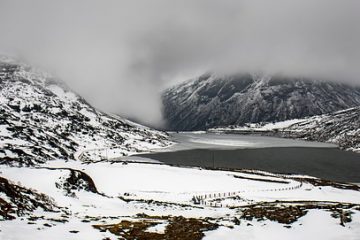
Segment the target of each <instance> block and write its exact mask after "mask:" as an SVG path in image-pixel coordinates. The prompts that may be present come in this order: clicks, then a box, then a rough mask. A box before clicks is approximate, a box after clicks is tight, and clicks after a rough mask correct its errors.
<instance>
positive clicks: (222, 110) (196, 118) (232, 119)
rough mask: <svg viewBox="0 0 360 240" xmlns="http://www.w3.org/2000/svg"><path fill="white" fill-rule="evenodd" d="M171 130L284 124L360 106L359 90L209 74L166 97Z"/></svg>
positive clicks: (296, 80) (281, 78)
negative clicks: (288, 120)
mask: <svg viewBox="0 0 360 240" xmlns="http://www.w3.org/2000/svg"><path fill="white" fill-rule="evenodd" d="M162 99H163V105H164V111H163V112H164V117H165V120H166V121H167V129H171V130H202V129H207V128H211V127H215V126H227V125H241V124H244V123H248V122H252V123H257V122H271V121H282V120H287V119H294V118H303V117H307V116H313V115H320V114H324V113H330V112H334V111H338V110H342V109H346V108H350V107H355V106H359V105H360V87H353V86H349V85H345V84H340V83H334V82H328V81H320V80H313V79H305V78H288V77H284V76H265V75H259V74H238V75H231V76H220V75H216V74H204V75H202V76H200V77H199V78H196V79H192V80H190V81H187V82H185V83H182V84H179V85H177V86H174V87H172V88H170V89H167V90H166V91H165V92H164V94H163V98H162Z"/></svg>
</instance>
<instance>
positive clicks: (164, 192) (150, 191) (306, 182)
mask: <svg viewBox="0 0 360 240" xmlns="http://www.w3.org/2000/svg"><path fill="white" fill-rule="evenodd" d="M128 159H135V160H139V161H138V162H137V163H135V162H130V163H127V164H124V163H120V162H117V163H110V162H100V163H92V164H81V162H79V161H68V162H64V161H50V162H48V163H47V164H46V165H40V166H39V167H33V168H29V167H26V168H16V167H10V166H0V176H1V177H2V178H5V179H7V180H9V181H10V182H11V183H12V184H15V185H20V186H22V187H24V188H26V189H35V190H36V192H37V193H44V194H46V195H47V196H49V197H50V200H49V201H50V202H51V204H52V205H53V208H52V209H51V210H49V209H44V208H43V207H41V206H39V207H37V208H35V210H24V211H22V212H21V213H19V212H17V211H16V210H17V209H16V207H14V209H13V210H14V211H15V212H14V213H11V215H12V216H15V217H16V218H15V219H13V220H5V221H0V230H1V231H0V239H4V240H11V239H29V240H30V239H96V240H101V239H119V238H120V239H208V240H210V239H306V238H308V239H354V240H355V239H359V236H360V206H359V205H358V204H360V191H359V190H358V189H357V187H356V186H354V185H341V184H335V183H330V182H326V181H320V180H318V179H315V178H311V177H305V176H284V175H282V176H281V175H274V174H271V173H265V172H252V171H245V170H244V171H239V172H232V171H220V170H205V169H199V168H180V167H172V166H166V165H161V164H157V163H156V162H152V161H150V160H147V159H136V158H128ZM141 161H143V163H139V162H141ZM76 170H78V171H76ZM74 173H76V174H74ZM80 173H81V174H83V175H82V176H89V177H90V178H86V177H83V178H82V179H77V177H79V176H80V175H81V174H80ZM72 174H73V175H72ZM91 180H92V181H91ZM92 183H93V184H94V186H93V185H92ZM0 187H2V185H0ZM26 194H28V195H30V193H29V192H28V193H26ZM26 194H25V195H26ZM1 198H2V199H3V200H5V201H7V202H12V200H11V196H10V195H7V196H6V194H4V193H3V192H2V193H1V192H0V200H1ZM0 204H1V201H0ZM13 205H16V204H15V203H13ZM180 216H181V217H180ZM0 219H1V216H0ZM179 222H181V226H177V225H176V224H178V223H179ZM174 229H175V230H176V231H175V230H174ZM174 234H177V235H174ZM184 234H185V235H184ZM169 236H170V237H169ZM174 236H176V237H177V238H175V237H174ZM121 237H122V238H121Z"/></svg>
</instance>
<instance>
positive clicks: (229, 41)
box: [0, 0, 360, 125]
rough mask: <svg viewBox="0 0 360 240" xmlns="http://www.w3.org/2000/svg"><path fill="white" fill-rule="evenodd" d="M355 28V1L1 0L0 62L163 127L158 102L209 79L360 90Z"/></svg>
mask: <svg viewBox="0 0 360 240" xmlns="http://www.w3.org/2000/svg"><path fill="white" fill-rule="evenodd" d="M359 23H360V1H359V0H271V1H269V0H264V1H256V0H249V1H241V0H236V1H230V0H218V1H212V0H203V1H197V0H191V1H187V0H179V1H176V0H163V1H157V0H143V1H140V0H129V1H122V0H114V1H107V0H98V1H91V0H68V1H66V0H62V1H52V0H42V1H40V0H31V1H29V0H23V1H18V0H8V1H6V0H0V31H1V35H0V53H3V54H10V55H15V56H17V57H21V58H23V59H25V60H26V61H28V62H30V63H32V64H36V65H40V66H41V67H43V68H46V69H48V70H50V71H53V72H54V73H56V74H57V75H58V76H59V77H61V78H62V79H63V80H65V81H66V82H68V84H69V85H70V86H72V87H73V88H74V89H75V90H76V91H78V92H79V93H81V94H82V95H83V96H84V97H85V98H86V99H88V100H89V101H90V102H91V103H93V104H95V105H96V106H97V107H99V108H101V109H103V110H105V111H111V112H116V113H120V114H122V115H124V116H130V117H132V118H137V119H141V120H142V121H144V122H146V123H150V124H157V125H159V124H161V121H162V120H161V109H160V106H161V104H160V94H159V92H160V91H161V90H162V89H164V87H166V86H169V85H171V84H173V83H174V82H179V81H182V80H187V79H188V78H191V77H194V76H197V75H199V74H201V73H203V72H205V71H208V70H214V71H225V72H233V71H257V72H258V71H263V72H269V73H284V74H288V75H301V76H310V77H319V78H329V79H332V80H336V81H341V82H348V83H355V84H360V78H359V76H360V47H359V43H360V24H359Z"/></svg>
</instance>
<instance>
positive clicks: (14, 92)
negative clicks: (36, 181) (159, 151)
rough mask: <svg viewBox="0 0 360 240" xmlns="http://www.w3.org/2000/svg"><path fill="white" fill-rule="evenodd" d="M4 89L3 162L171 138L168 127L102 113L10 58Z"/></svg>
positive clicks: (0, 98) (150, 144)
mask: <svg viewBox="0 0 360 240" xmlns="http://www.w3.org/2000/svg"><path fill="white" fill-rule="evenodd" d="M0 89H1V91H0V113H1V114H0V146H1V147H0V164H1V163H2V164H20V165H22V164H25V165H28V164H35V163H40V162H45V161H46V160H50V159H56V158H62V159H74V158H76V157H79V158H81V159H82V160H100V159H103V158H111V157H119V156H123V155H127V154H130V153H132V152H138V151H148V150H149V149H152V148H157V147H163V146H167V145H168V144H169V141H168V140H167V135H166V134H165V133H162V132H158V131H154V130H151V129H148V128H146V127H142V126H140V125H137V124H133V123H131V122H129V121H126V120H124V119H121V118H119V117H117V116H113V115H109V114H105V113H102V112H100V111H98V110H96V109H94V108H93V107H92V106H90V105H89V104H88V103H87V102H86V101H84V99H82V98H81V97H79V96H78V95H76V94H75V93H74V92H72V91H71V90H69V89H68V88H67V87H66V86H65V85H64V84H63V83H62V82H60V81H58V80H56V79H54V78H52V77H51V76H50V75H49V74H46V73H43V72H40V71H37V70H35V69H32V68H31V67H29V66H27V65H25V64H20V63H16V62H14V61H12V60H9V59H6V58H2V59H0ZM105 149H106V150H105Z"/></svg>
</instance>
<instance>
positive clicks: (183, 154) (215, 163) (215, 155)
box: [140, 146, 360, 183]
mask: <svg viewBox="0 0 360 240" xmlns="http://www.w3.org/2000/svg"><path fill="white" fill-rule="evenodd" d="M140 156H141V157H146V158H151V159H154V160H158V161H160V162H163V163H166V164H171V165H179V166H198V167H216V168H231V169H241V168H245V169H257V170H263V171H269V172H274V173H292V174H302V175H310V176H314V177H319V178H323V179H328V180H333V181H340V182H353V183H360V154H359V153H354V152H349V151H342V150H340V149H337V148H334V147H304V146H303V147H292V146H290V147H262V148H238V149H216V148H208V149H206V148H200V149H184V150H175V151H167V152H155V153H148V154H141V155H140Z"/></svg>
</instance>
